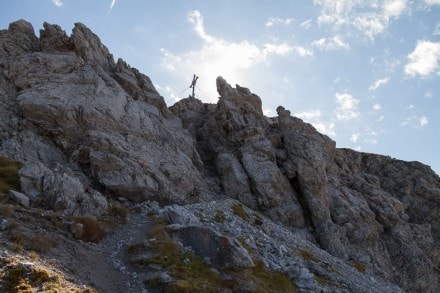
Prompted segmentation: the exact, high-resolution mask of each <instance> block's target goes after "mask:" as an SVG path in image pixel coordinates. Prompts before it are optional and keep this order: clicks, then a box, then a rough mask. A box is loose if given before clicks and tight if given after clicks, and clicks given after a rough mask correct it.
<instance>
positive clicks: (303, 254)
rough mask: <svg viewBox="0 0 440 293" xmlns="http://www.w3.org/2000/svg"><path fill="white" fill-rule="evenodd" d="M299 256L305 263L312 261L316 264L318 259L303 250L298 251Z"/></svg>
mask: <svg viewBox="0 0 440 293" xmlns="http://www.w3.org/2000/svg"><path fill="white" fill-rule="evenodd" d="M299 255H300V256H301V257H302V258H303V259H304V260H307V261H313V262H318V259H317V258H316V256H314V255H313V254H312V253H311V252H310V251H308V250H305V249H301V250H300V251H299Z"/></svg>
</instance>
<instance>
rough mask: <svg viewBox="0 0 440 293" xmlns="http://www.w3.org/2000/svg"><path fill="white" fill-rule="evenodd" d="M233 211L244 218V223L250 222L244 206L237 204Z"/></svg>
mask: <svg viewBox="0 0 440 293" xmlns="http://www.w3.org/2000/svg"><path fill="white" fill-rule="evenodd" d="M232 211H233V212H234V214H235V215H237V216H239V217H240V218H242V219H243V220H244V221H247V222H249V219H250V218H249V215H248V214H247V213H246V211H245V210H244V207H243V205H241V204H235V205H233V206H232Z"/></svg>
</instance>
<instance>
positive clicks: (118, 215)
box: [108, 204, 128, 223]
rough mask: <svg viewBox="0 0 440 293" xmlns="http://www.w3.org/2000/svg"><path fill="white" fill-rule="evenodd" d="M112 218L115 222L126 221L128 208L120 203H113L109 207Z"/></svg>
mask: <svg viewBox="0 0 440 293" xmlns="http://www.w3.org/2000/svg"><path fill="white" fill-rule="evenodd" d="M108 214H109V216H110V218H111V219H112V220H113V221H115V222H121V223H126V222H127V217H128V209H127V208H126V207H123V206H121V205H119V204H112V205H110V207H109V208H108Z"/></svg>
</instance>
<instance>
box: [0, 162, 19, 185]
mask: <svg viewBox="0 0 440 293" xmlns="http://www.w3.org/2000/svg"><path fill="white" fill-rule="evenodd" d="M22 167H23V163H21V162H19V161H15V160H12V159H9V158H7V157H4V156H0V193H3V192H8V190H11V189H12V190H17V191H20V176H19V175H18V170H19V169H20V168H22Z"/></svg>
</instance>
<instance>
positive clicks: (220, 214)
mask: <svg viewBox="0 0 440 293" xmlns="http://www.w3.org/2000/svg"><path fill="white" fill-rule="evenodd" d="M214 221H216V222H217V223H223V222H224V221H226V216H225V213H223V211H221V210H216V211H215V215H214Z"/></svg>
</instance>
